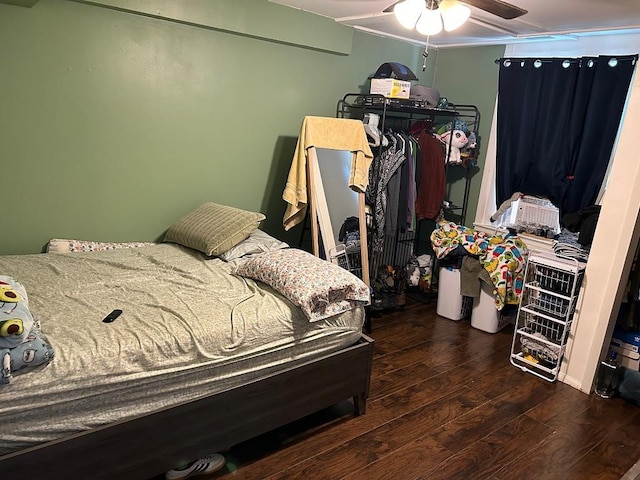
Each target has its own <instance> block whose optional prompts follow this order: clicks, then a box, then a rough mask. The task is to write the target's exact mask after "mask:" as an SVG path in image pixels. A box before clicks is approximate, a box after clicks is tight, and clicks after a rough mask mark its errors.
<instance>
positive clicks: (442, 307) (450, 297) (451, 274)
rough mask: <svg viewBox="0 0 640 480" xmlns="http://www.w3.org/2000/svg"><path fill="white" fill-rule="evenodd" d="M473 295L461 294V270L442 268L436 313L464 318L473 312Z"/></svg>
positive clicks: (448, 316) (439, 277) (449, 317)
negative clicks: (465, 295)
mask: <svg viewBox="0 0 640 480" xmlns="http://www.w3.org/2000/svg"><path fill="white" fill-rule="evenodd" d="M471 304H472V298H471V297H463V296H462V295H460V270H458V269H453V268H446V267H442V268H440V275H439V276H438V305H437V308H436V313H437V314H438V315H440V316H441V317H445V318H448V319H449V320H462V319H463V318H465V317H468V316H469V313H471Z"/></svg>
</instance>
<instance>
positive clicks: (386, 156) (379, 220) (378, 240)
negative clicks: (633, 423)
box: [365, 135, 405, 252]
mask: <svg viewBox="0 0 640 480" xmlns="http://www.w3.org/2000/svg"><path fill="white" fill-rule="evenodd" d="M388 140H389V145H388V146H387V147H386V148H385V149H383V150H382V151H381V153H380V155H376V156H374V159H373V162H372V164H371V167H370V168H369V185H371V188H368V189H367V191H366V192H365V195H366V201H367V203H368V204H369V205H371V206H372V207H373V219H374V225H373V231H372V235H371V249H372V250H373V251H374V252H382V251H383V249H384V232H385V224H386V219H387V217H386V214H387V203H388V199H389V195H388V190H387V187H388V184H389V181H390V180H391V177H392V176H393V174H394V173H395V172H396V170H398V168H399V167H400V165H401V164H402V162H403V161H404V160H405V155H404V148H400V147H403V145H399V142H398V140H397V138H396V137H395V136H393V135H390V136H388Z"/></svg>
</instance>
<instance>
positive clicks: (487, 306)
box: [471, 282, 511, 333]
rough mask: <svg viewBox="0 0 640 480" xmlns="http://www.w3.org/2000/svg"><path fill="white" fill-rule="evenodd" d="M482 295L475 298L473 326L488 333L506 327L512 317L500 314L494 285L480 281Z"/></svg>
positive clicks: (472, 315) (472, 312)
mask: <svg viewBox="0 0 640 480" xmlns="http://www.w3.org/2000/svg"><path fill="white" fill-rule="evenodd" d="M480 284H481V288H480V296H479V297H476V298H474V299H473V309H472V311H471V326H472V327H474V328H477V329H478V330H483V331H485V332H488V333H496V332H499V331H500V330H502V329H503V328H504V327H506V326H507V325H508V324H509V322H510V321H511V317H508V316H506V315H500V311H499V310H498V309H497V308H496V303H495V296H494V295H493V287H491V286H489V285H487V284H486V283H485V282H480Z"/></svg>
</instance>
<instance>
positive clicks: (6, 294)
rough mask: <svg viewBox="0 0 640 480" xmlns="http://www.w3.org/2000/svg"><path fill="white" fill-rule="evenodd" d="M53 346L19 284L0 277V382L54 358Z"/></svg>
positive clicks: (4, 381) (9, 380) (8, 278)
mask: <svg viewBox="0 0 640 480" xmlns="http://www.w3.org/2000/svg"><path fill="white" fill-rule="evenodd" d="M53 356H54V350H53V347H52V346H51V345H50V344H49V343H48V342H47V340H46V339H45V338H44V336H42V334H41V333H40V323H39V322H38V321H37V320H36V319H34V318H33V316H32V315H31V312H30V311H29V299H28V297H27V292H26V290H25V289H24V287H23V286H22V285H20V284H19V283H18V282H16V281H15V280H14V279H13V278H11V277H7V276H0V360H1V362H2V364H1V365H0V385H3V384H7V383H10V382H11V379H12V376H13V375H14V374H18V373H25V372H26V371H29V370H31V369H33V368H35V367H38V366H40V365H46V364H48V363H49V362H50V361H51V360H53Z"/></svg>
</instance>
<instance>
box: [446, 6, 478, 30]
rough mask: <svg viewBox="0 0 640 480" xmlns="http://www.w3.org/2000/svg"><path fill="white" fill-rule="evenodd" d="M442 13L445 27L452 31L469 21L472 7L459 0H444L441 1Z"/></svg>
mask: <svg viewBox="0 0 640 480" xmlns="http://www.w3.org/2000/svg"><path fill="white" fill-rule="evenodd" d="M440 13H441V14H442V21H443V22H444V29H445V30H446V31H447V32H452V31H453V30H455V29H456V28H458V27H460V26H461V25H462V24H463V23H464V22H466V21H467V19H468V18H469V16H470V15H471V9H470V8H469V7H467V6H466V5H463V4H461V3H460V2H458V0H442V1H441V2H440Z"/></svg>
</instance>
